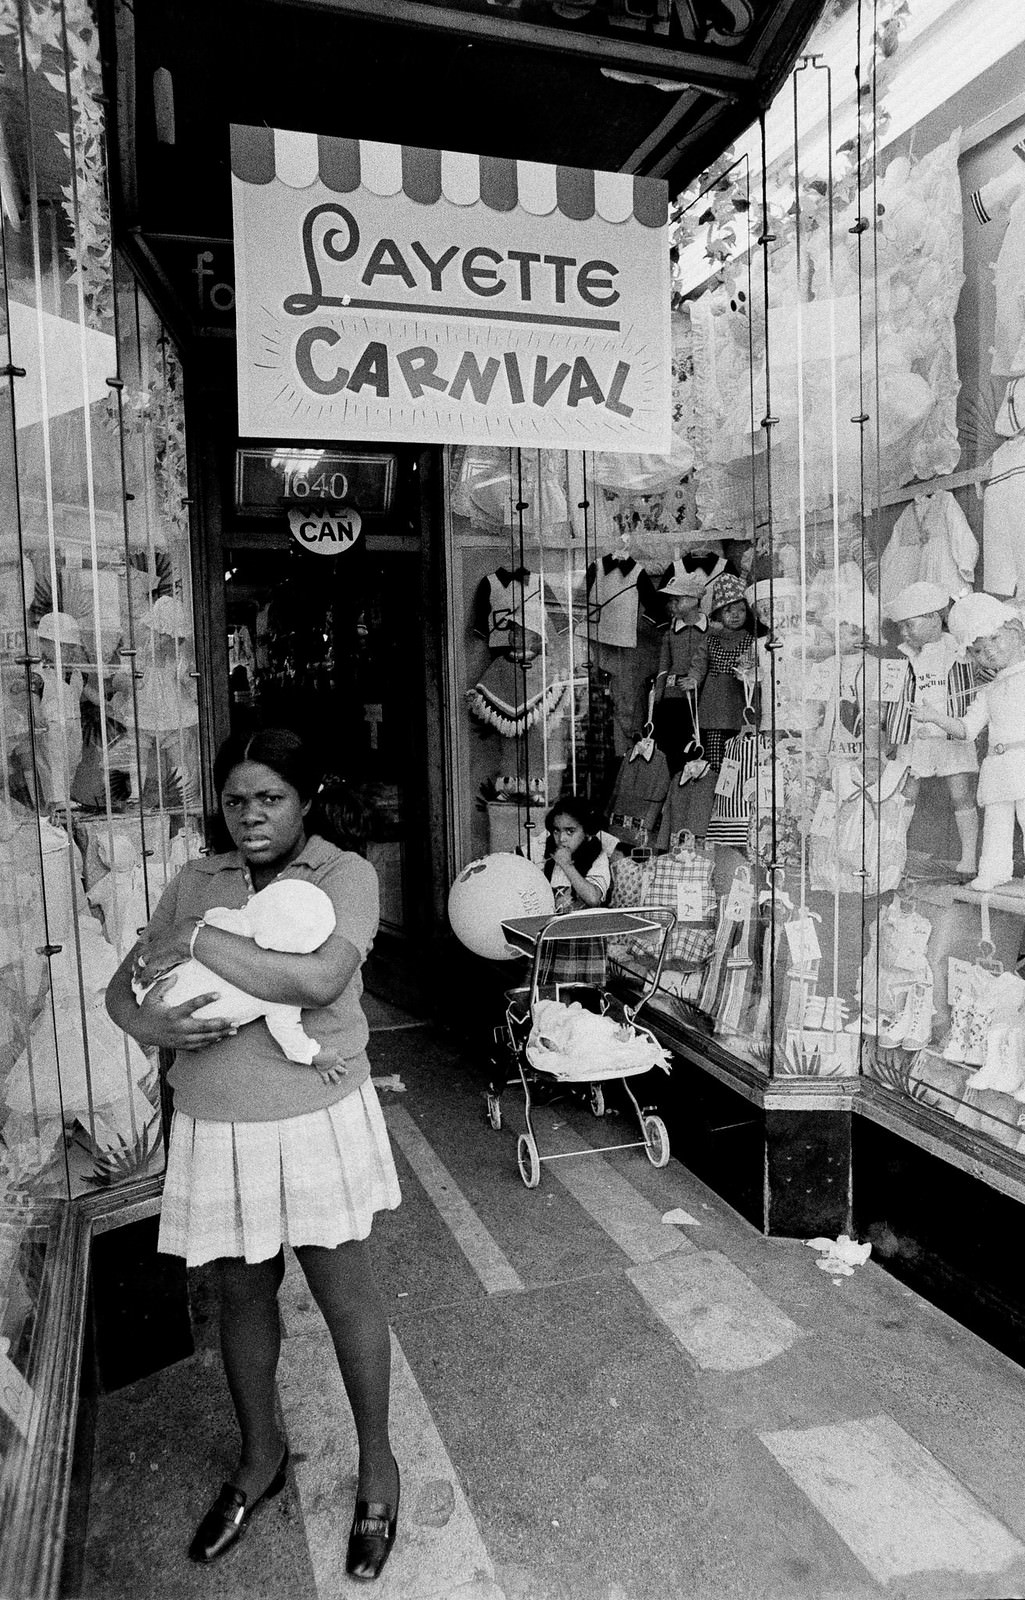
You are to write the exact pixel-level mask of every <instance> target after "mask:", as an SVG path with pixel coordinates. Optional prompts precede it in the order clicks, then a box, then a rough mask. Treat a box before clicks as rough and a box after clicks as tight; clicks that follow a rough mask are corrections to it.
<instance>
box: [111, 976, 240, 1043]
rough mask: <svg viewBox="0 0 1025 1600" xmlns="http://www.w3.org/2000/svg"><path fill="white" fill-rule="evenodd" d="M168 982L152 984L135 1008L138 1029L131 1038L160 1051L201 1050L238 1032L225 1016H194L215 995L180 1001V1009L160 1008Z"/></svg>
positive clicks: (217, 996)
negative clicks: (137, 1010)
mask: <svg viewBox="0 0 1025 1600" xmlns="http://www.w3.org/2000/svg"><path fill="white" fill-rule="evenodd" d="M167 990H168V981H167V980H166V979H165V980H163V981H162V982H160V983H156V984H154V986H153V988H152V989H151V990H150V991H149V993H148V994H147V995H145V996H144V998H143V1000H142V1001H141V1002H140V1005H139V1022H140V1025H141V1026H140V1028H139V1029H137V1030H136V1032H135V1037H136V1038H137V1039H138V1040H139V1043H140V1044H150V1045H157V1046H158V1047H159V1048H160V1049H161V1050H202V1049H203V1048H204V1047H205V1046H206V1045H208V1044H216V1043H217V1042H218V1041H219V1040H220V1039H227V1038H229V1037H230V1036H231V1035H232V1034H234V1033H237V1032H238V1029H237V1028H236V1027H235V1025H234V1023H231V1022H229V1021H228V1019H227V1018H226V1017H202V1018H200V1017H196V1016H194V1015H193V1013H194V1012H196V1011H200V1010H201V1009H202V1008H203V1006H208V1005H211V1004H212V1003H213V1002H214V1001H215V1000H219V999H220V996H219V995H218V994H217V993H216V992H211V993H210V994H200V995H197V996H196V997H195V999H194V1000H184V1001H182V1004H181V1005H180V1006H168V1005H164V1003H163V999H162V996H163V995H165V994H166V993H167Z"/></svg>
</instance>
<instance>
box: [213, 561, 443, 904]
mask: <svg viewBox="0 0 1025 1600" xmlns="http://www.w3.org/2000/svg"><path fill="white" fill-rule="evenodd" d="M407 546H409V547H407ZM225 557H226V565H225V616H226V621H227V634H228V638H227V652H228V677H229V693H230V718H231V727H232V731H233V732H234V731H236V730H240V731H244V730H248V729H250V728H254V727H269V726H278V727H289V728H293V729H294V730H295V731H296V732H297V733H299V734H301V735H302V736H303V737H304V738H306V739H308V740H309V741H310V742H311V743H312V745H313V747H314V749H315V750H317V751H318V752H319V755H320V760H321V762H322V764H323V770H324V772H325V773H326V774H330V776H331V779H332V780H333V781H332V783H331V786H330V789H331V796H332V814H333V817H334V819H335V820H336V821H337V823H338V826H339V827H340V829H342V830H343V831H346V832H347V833H348V835H349V837H350V838H351V847H352V848H355V849H360V850H361V851H362V852H363V853H364V854H366V855H367V856H368V857H369V859H370V861H371V862H372V863H373V865H374V867H375V868H376V870H377V875H378V878H379V880H380V886H381V927H382V930H384V931H386V932H389V933H393V934H398V935H410V934H414V933H416V932H417V931H418V929H420V928H421V927H422V926H423V923H424V920H425V917H426V916H427V915H428V908H429V906H430V900H431V894H430V883H429V872H430V866H429V862H430V853H429V850H428V848H427V840H426V837H425V830H426V824H425V818H426V814H427V811H428V807H427V806H426V805H425V803H424V797H425V795H426V794H427V791H428V781H429V780H428V773H427V756H426V740H425V738H424V737H423V735H422V733H421V729H422V728H423V726H424V722H425V717H424V706H425V696H426V683H425V667H424V650H423V647H422V629H423V617H422V606H421V603H420V596H421V592H422V581H421V561H420V551H419V547H418V541H414V540H408V541H407V540H402V539H387V538H383V539H380V540H378V541H377V542H376V545H375V541H374V538H373V536H370V537H366V536H364V537H363V538H361V539H359V540H357V541H356V543H355V544H353V545H352V546H351V548H349V549H348V550H346V551H345V553H344V554H342V555H338V556H321V555H317V554H314V553H312V552H310V551H307V550H304V549H302V548H301V547H300V546H299V545H298V544H296V543H294V542H292V541H290V540H289V541H288V542H286V541H285V539H282V540H280V541H277V542H276V543H274V544H273V545H272V546H271V547H268V544H267V541H266V540H263V541H261V542H260V544H255V543H249V544H247V543H246V542H245V535H240V536H239V542H238V543H236V544H234V545H232V546H231V547H229V548H228V549H227V550H226V551H225Z"/></svg>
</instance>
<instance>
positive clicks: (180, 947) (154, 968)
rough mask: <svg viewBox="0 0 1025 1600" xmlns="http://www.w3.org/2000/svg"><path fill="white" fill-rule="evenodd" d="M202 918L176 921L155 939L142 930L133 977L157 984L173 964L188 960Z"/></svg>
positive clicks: (143, 981)
mask: <svg viewBox="0 0 1025 1600" xmlns="http://www.w3.org/2000/svg"><path fill="white" fill-rule="evenodd" d="M199 922H200V918H199V917H187V918H186V919H185V920H184V921H183V922H176V923H175V925H174V927H173V928H172V929H171V931H170V933H167V934H165V935H164V936H163V938H161V939H154V938H152V937H151V935H150V934H148V933H146V932H145V931H144V932H142V933H140V935H139V942H138V945H137V946H136V953H135V960H134V962H133V963H132V978H133V980H134V981H135V982H136V983H139V984H145V983H155V982H156V980H157V979H158V978H163V977H165V976H166V974H167V973H168V972H170V971H171V970H172V968H173V967H180V966H181V964H182V962H183V961H188V959H189V944H190V941H191V939H192V935H193V934H194V933H195V931H196V928H197V927H198V926H199Z"/></svg>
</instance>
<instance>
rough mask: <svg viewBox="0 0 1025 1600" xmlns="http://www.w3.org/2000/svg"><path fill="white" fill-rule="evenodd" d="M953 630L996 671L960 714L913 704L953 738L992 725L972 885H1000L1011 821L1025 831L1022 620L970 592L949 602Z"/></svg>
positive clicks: (973, 655) (1006, 868) (1009, 866)
mask: <svg viewBox="0 0 1025 1600" xmlns="http://www.w3.org/2000/svg"><path fill="white" fill-rule="evenodd" d="M948 627H949V628H950V632H951V634H952V636H953V638H954V639H955V640H956V641H957V642H958V643H959V644H961V645H962V646H963V647H964V648H965V649H967V651H968V656H969V659H970V660H971V662H972V663H973V665H974V666H975V667H976V668H978V669H979V670H981V671H983V672H991V673H993V674H994V676H993V678H992V680H991V681H990V682H988V683H984V684H983V685H982V687H981V688H980V689H979V690H978V692H977V694H976V696H975V699H974V700H973V702H972V704H971V705H970V706H969V707H968V709H967V710H966V711H965V713H964V715H963V716H961V717H951V716H947V715H944V714H943V713H942V712H939V711H936V710H934V709H933V708H932V707H930V706H926V705H922V706H913V707H912V709H911V715H912V718H913V720H914V721H915V722H924V723H931V724H933V725H934V726H935V727H937V728H942V729H943V730H944V732H945V733H948V734H950V735H951V737H952V738H955V739H976V738H978V736H979V734H980V733H981V732H982V730H983V728H986V729H988V732H989V744H988V749H987V753H986V757H985V760H984V761H983V763H982V767H981V769H980V773H979V804H980V805H981V806H982V808H983V823H982V854H981V856H980V858H979V871H978V873H977V875H976V877H975V878H973V879H972V882H971V885H970V887H971V888H973V889H979V890H988V889H995V888H996V886H997V884H1000V883H1007V882H1008V881H1009V880H1010V878H1011V875H1012V872H1013V868H1014V853H1013V845H1014V823H1015V818H1017V821H1018V826H1019V827H1020V828H1021V829H1022V831H1023V833H1025V623H1023V622H1022V620H1021V618H1020V617H1019V616H1018V614H1017V612H1015V611H1013V610H1012V609H1011V607H1010V606H1006V605H1004V604H1003V602H1002V601H1000V600H996V599H994V597H993V596H992V595H988V594H970V595H966V596H965V597H964V599H963V600H958V601H956V602H955V604H954V605H953V606H952V607H951V611H950V616H949V618H948Z"/></svg>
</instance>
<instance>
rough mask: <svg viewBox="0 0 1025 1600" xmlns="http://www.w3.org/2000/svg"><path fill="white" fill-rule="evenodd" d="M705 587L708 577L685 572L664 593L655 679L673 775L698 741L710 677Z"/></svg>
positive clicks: (660, 731) (662, 744)
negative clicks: (701, 701) (665, 624)
mask: <svg viewBox="0 0 1025 1600" xmlns="http://www.w3.org/2000/svg"><path fill="white" fill-rule="evenodd" d="M705 588H706V580H705V575H704V573H703V572H701V571H697V572H685V571H682V570H681V571H679V572H677V573H674V575H673V577H671V578H670V580H669V582H668V583H667V584H666V585H665V587H664V588H662V589H660V590H659V594H661V595H664V596H665V597H666V611H667V612H668V614H669V628H668V630H667V632H666V633H665V635H664V637H663V639H662V652H661V655H660V656H659V662H658V674H657V676H656V678H655V714H654V728H655V743H656V744H657V745H658V747H659V749H660V750H662V751H664V752H665V758H666V761H667V763H668V766H669V770H670V772H679V771H680V768H681V767H682V766H683V763H684V752H685V751H686V749H687V746H688V745H690V744H693V743H695V742H696V735H697V728H696V726H695V713H696V710H697V696H698V691H699V690H700V688H701V686H702V684H703V683H704V681H705V678H706V676H707V673H708V637H709V636H708V618H707V617H706V616H705V613H704V612H703V611H702V609H701V599H702V596H703V595H704V592H705Z"/></svg>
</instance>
